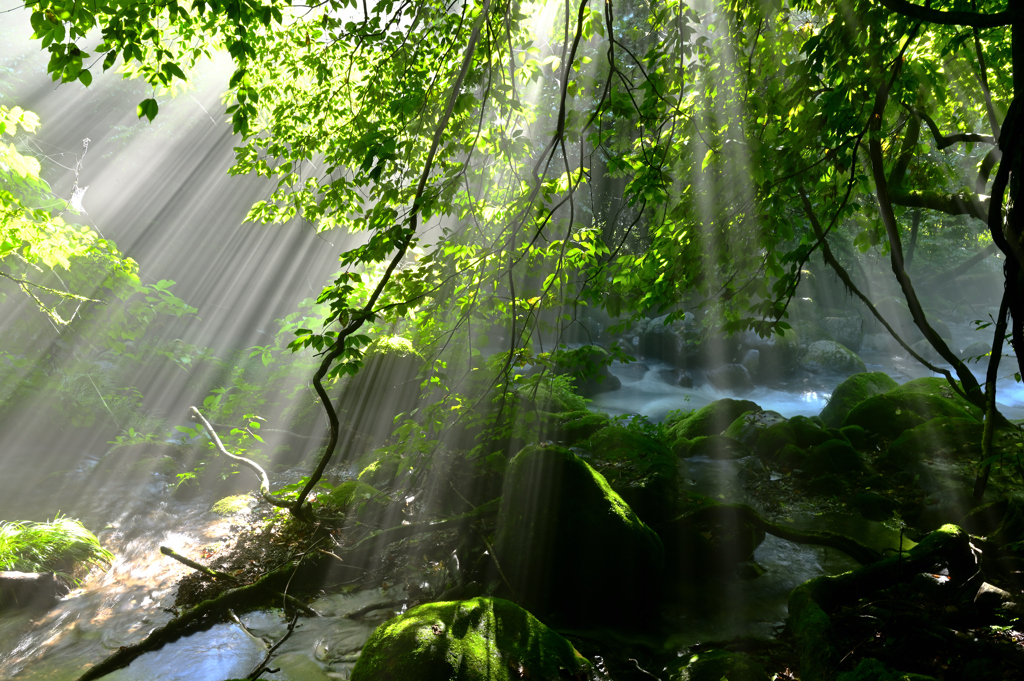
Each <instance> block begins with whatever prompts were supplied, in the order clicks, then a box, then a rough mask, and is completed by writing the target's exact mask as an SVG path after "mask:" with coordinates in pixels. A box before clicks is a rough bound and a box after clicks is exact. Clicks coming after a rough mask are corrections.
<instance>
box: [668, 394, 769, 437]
mask: <svg viewBox="0 0 1024 681" xmlns="http://www.w3.org/2000/svg"><path fill="white" fill-rule="evenodd" d="M748 411H761V407H759V406H758V405H757V403H755V402H751V401H750V400H734V399H730V398H728V397H727V398H725V399H721V400H716V401H715V402H712V403H711V404H709V405H706V406H704V407H701V408H700V409H697V410H696V411H693V412H690V413H686V412H676V413H673V414H671V415H670V416H669V419H668V420H667V422H666V425H667V426H668V430H669V435H670V437H671V438H672V439H676V438H680V437H682V438H686V439H688V440H692V439H693V438H695V437H700V436H701V435H721V434H722V432H723V431H724V430H725V429H726V428H728V427H729V424H731V423H732V422H733V421H735V420H736V418H737V417H739V416H740V415H741V414H744V413H745V412H748Z"/></svg>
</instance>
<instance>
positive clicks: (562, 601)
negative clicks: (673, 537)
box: [494, 446, 664, 626]
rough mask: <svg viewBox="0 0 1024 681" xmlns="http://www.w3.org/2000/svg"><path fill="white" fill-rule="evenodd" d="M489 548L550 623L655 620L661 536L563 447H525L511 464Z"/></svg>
mask: <svg viewBox="0 0 1024 681" xmlns="http://www.w3.org/2000/svg"><path fill="white" fill-rule="evenodd" d="M494 548H495V553H496V555H497V556H498V557H499V558H500V561H501V566H502V569H503V571H504V574H505V576H506V577H507V578H508V581H509V583H510V585H511V587H512V589H513V591H514V593H515V594H516V596H517V600H518V601H519V602H520V603H521V604H522V605H523V606H524V607H526V608H528V609H529V610H530V611H531V612H533V613H536V614H537V615H538V616H540V617H543V618H545V620H546V621H547V620H548V619H549V618H553V621H559V622H564V623H575V624H587V625H588V626H592V625H593V624H594V623H604V624H613V625H617V626H622V625H630V624H632V625H637V626H645V625H650V624H651V623H652V621H651V620H650V619H649V618H650V617H651V616H652V612H653V610H654V608H655V604H656V603H658V600H659V599H658V597H657V590H658V586H657V585H658V584H660V583H661V577H662V571H663V569H664V549H663V547H662V544H661V539H660V538H659V537H658V535H657V534H655V532H654V531H653V530H652V529H651V528H649V527H648V526H647V525H645V524H644V523H643V522H642V521H641V520H640V518H639V517H638V516H637V514H636V513H635V512H634V511H633V509H631V508H630V507H629V505H628V504H627V503H626V502H625V501H623V500H622V497H620V496H619V495H618V494H617V493H616V492H615V491H614V490H613V489H612V488H611V485H609V484H608V481H607V480H606V479H605V477H604V476H603V475H601V474H600V473H598V472H597V471H595V470H594V469H593V468H592V467H591V466H590V465H589V464H588V463H587V462H585V461H584V460H583V459H581V458H579V457H578V456H576V455H575V454H573V453H572V452H570V451H569V450H567V449H564V448H562V447H553V446H552V447H542V446H530V447H527V448H525V449H524V450H523V451H521V452H519V454H517V455H516V456H515V457H514V458H513V459H512V461H510V462H509V466H508V471H507V472H506V475H505V484H504V487H503V488H502V500H501V509H500V511H499V515H498V528H497V533H496V538H495V545H494Z"/></svg>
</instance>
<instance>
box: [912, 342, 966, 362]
mask: <svg viewBox="0 0 1024 681" xmlns="http://www.w3.org/2000/svg"><path fill="white" fill-rule="evenodd" d="M943 340H946V339H943ZM946 345H947V346H948V347H949V349H950V350H952V351H953V354H954V355H957V356H958V357H959V356H960V353H959V352H957V349H956V347H955V346H954V345H953V342H952V341H950V340H946ZM910 349H911V350H913V351H914V352H916V353H917V354H918V355H920V356H921V357H923V358H924V359H925V361H927V362H931V363H932V364H945V365H947V366H948V365H949V362H947V361H946V360H945V358H944V357H943V356H942V355H940V354H939V351H938V350H936V349H935V348H934V347H932V344H931V343H929V342H928V341H926V340H919V341H917V342H916V343H914V344H913V345H911V346H910Z"/></svg>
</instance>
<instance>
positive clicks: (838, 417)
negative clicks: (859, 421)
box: [821, 371, 898, 428]
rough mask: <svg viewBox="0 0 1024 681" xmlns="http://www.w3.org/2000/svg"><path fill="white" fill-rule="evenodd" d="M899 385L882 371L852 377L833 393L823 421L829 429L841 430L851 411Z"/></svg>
mask: <svg viewBox="0 0 1024 681" xmlns="http://www.w3.org/2000/svg"><path fill="white" fill-rule="evenodd" d="M897 387H898V385H897V384H896V381H894V380H892V378H890V377H889V375H888V374H885V373H882V372H881V371H875V372H871V373H859V374H854V375H853V376H850V377H849V378H847V379H846V380H845V381H843V382H842V383H840V384H839V385H838V386H837V387H836V389H835V390H833V391H832V397H830V398H829V401H828V404H826V405H825V408H824V409H822V410H821V420H822V421H823V422H824V423H825V425H826V426H828V427H829V428H839V427H840V426H842V425H843V420H844V419H846V415H847V414H849V413H850V410H851V409H853V408H854V407H856V406H857V405H858V404H860V403H861V402H863V401H864V400H866V399H867V398H869V397H871V396H872V395H880V394H882V393H886V392H889V391H890V390H894V389H895V388H897Z"/></svg>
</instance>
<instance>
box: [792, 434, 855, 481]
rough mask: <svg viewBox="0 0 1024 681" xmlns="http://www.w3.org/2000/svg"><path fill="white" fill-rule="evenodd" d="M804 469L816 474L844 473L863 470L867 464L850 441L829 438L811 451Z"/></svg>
mask: <svg viewBox="0 0 1024 681" xmlns="http://www.w3.org/2000/svg"><path fill="white" fill-rule="evenodd" d="M804 470H805V471H807V472H808V473H810V474H811V475H815V476H816V475H825V474H828V473H835V474H838V475H843V474H847V473H859V472H862V471H864V470H865V466H864V459H863V458H861V455H860V454H859V453H858V452H857V450H855V449H854V448H853V447H851V446H850V444H849V443H848V442H843V441H842V440H829V441H828V442H824V443H822V444H820V445H818V446H817V447H814V448H813V449H812V450H811V451H810V456H808V457H807V461H806V463H805V464H804Z"/></svg>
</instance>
